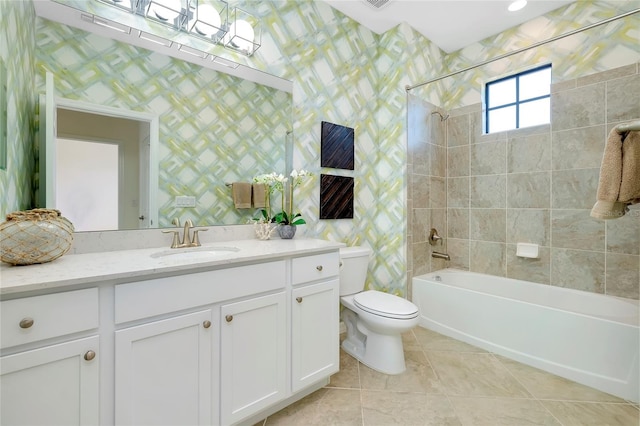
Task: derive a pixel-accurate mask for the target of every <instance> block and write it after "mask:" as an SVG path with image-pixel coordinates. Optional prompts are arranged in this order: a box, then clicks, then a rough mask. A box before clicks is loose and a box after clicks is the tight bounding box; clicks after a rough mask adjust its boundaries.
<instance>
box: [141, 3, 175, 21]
mask: <svg viewBox="0 0 640 426" xmlns="http://www.w3.org/2000/svg"><path fill="white" fill-rule="evenodd" d="M181 10H182V4H180V0H153V2H152V3H151V6H150V7H149V13H153V14H154V15H155V16H156V17H157V18H158V19H160V20H162V21H168V22H173V21H174V20H175V19H176V18H177V17H178V16H179V15H180V11H181Z"/></svg>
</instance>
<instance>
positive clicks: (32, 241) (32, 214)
mask: <svg viewBox="0 0 640 426" xmlns="http://www.w3.org/2000/svg"><path fill="white" fill-rule="evenodd" d="M72 242H73V224H72V223H71V222H69V220H67V219H66V218H64V217H62V216H61V214H60V212H59V211H58V210H53V209H33V210H27V211H21V212H13V213H10V214H8V215H7V221H6V222H4V223H2V224H0V260H2V261H3V262H6V263H10V264H12V265H32V264H34V263H46V262H51V261H52V260H54V259H57V258H59V257H60V256H62V255H63V254H65V253H66V252H68V251H69V249H70V248H71V243H72Z"/></svg>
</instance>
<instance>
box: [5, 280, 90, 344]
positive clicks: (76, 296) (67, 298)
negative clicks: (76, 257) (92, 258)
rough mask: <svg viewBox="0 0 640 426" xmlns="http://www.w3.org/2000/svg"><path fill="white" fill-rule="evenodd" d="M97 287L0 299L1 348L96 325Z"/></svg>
mask: <svg viewBox="0 0 640 426" xmlns="http://www.w3.org/2000/svg"><path fill="white" fill-rule="evenodd" d="M98 314H99V308H98V289H97V288H88V289H85V290H75V291H68V292H65V293H54V294H46V295H43V296H34V297H25V298H23V299H14V300H6V301H3V302H0V320H1V321H0V332H1V333H2V334H0V347H2V348H8V347H11V346H17V345H22V344H25V343H31V342H36V341H38V340H44V339H50V338H52V337H58V336H64V335H66V334H71V333H77V332H79V331H85V330H91V329H94V328H98V324H99V319H98V318H99V317H98Z"/></svg>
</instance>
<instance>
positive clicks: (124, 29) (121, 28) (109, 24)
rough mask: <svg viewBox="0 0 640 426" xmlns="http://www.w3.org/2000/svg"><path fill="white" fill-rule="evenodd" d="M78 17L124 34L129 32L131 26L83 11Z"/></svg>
mask: <svg viewBox="0 0 640 426" xmlns="http://www.w3.org/2000/svg"><path fill="white" fill-rule="evenodd" d="M80 19H82V20H83V21H85V22H91V23H94V24H96V25H100V26H101V27H105V28H109V29H111V30H115V31H118V32H121V33H124V34H131V27H128V26H126V25H123V24H120V23H118V22H115V21H111V20H109V19H105V18H101V17H99V16H95V15H88V14H85V13H83V14H81V15H80Z"/></svg>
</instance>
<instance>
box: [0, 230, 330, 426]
mask: <svg viewBox="0 0 640 426" xmlns="http://www.w3.org/2000/svg"><path fill="white" fill-rule="evenodd" d="M262 243H263V244H259V243H257V242H256V241H254V240H247V241H246V242H243V241H238V242H234V243H233V244H232V245H234V246H235V245H238V246H239V247H240V249H239V253H243V252H244V253H247V254H245V255H244V257H243V256H242V255H238V258H233V259H232V260H225V261H224V262H223V261H221V262H218V263H210V264H208V265H204V264H201V263H194V264H193V266H191V265H183V264H179V263H177V266H175V267H173V266H170V267H161V266H162V263H161V262H160V261H158V260H155V259H154V258H151V257H149V254H148V252H142V253H123V254H120V255H119V257H123V256H127V257H128V258H129V259H132V258H133V259H136V262H137V261H139V262H141V263H142V264H143V265H147V264H146V263H145V262H148V263H149V264H151V265H152V267H149V266H147V267H146V269H144V267H140V269H136V265H134V262H132V261H131V260H129V261H128V262H124V263H127V264H129V263H131V264H132V266H131V267H130V269H126V268H125V266H122V265H120V264H118V263H117V258H116V255H114V259H115V262H116V263H109V262H108V259H109V256H110V254H109V253H108V252H107V253H105V254H104V255H102V254H101V256H100V257H98V256H91V255H87V256H86V257H83V256H82V255H77V257H75V256H70V257H69V258H68V259H64V260H65V264H64V267H63V268H60V269H58V271H63V272H62V273H65V272H64V271H67V270H69V271H73V274H72V273H69V275H70V278H68V280H69V281H68V282H64V283H63V284H58V287H52V288H51V289H50V290H48V291H49V292H47V289H46V288H43V287H41V282H39V281H36V280H35V279H34V280H33V281H32V283H31V284H32V286H31V287H30V288H29V289H27V290H23V291H22V292H15V290H14V292H13V294H9V293H10V292H9V291H6V292H4V294H2V296H3V298H2V300H1V301H0V314H1V318H0V319H1V321H0V350H1V352H0V398H1V401H0V404H1V410H0V424H2V425H5V424H6V425H20V424H28V425H50V424H64V425H94V424H101V425H105V426H106V425H111V424H117V425H142V424H153V425H187V424H188V425H224V426H228V425H236V424H254V423H255V422H257V421H259V420H260V419H263V418H265V417H267V416H268V415H270V414H272V413H274V412H276V411H278V410H279V409H282V408H284V407H285V406H287V405H288V404H291V403H293V402H295V401H296V400H298V399H300V398H302V397H304V396H305V395H308V394H309V393H311V392H313V391H315V390H317V389H319V388H321V387H322V386H324V385H326V384H327V383H328V380H329V376H330V375H331V374H333V373H335V372H337V371H338V368H339V362H338V357H339V337H338V328H339V306H340V305H339V297H338V294H339V291H338V286H339V283H338V275H339V254H338V247H339V244H336V243H330V242H325V241H320V240H306V241H305V240H298V241H279V240H276V241H274V242H272V243H270V242H262ZM145 253H146V254H145ZM132 256H140V257H139V258H138V257H132ZM144 256H146V257H144ZM119 257H118V258H119ZM87 259H88V261H87ZM94 259H95V260H94ZM148 259H151V260H148ZM94 261H95V262H98V264H97V265H95V264H91V263H90V262H94ZM87 262H89V263H87ZM153 262H155V263H153ZM105 263H106V264H109V265H110V266H109V268H110V269H117V268H120V269H118V272H115V273H111V272H110V271H107V272H103V273H102V275H97V276H91V275H90V272H89V271H90V270H91V268H94V270H95V269H100V268H101V267H102V265H104V264H105ZM58 264H59V265H61V263H58ZM156 265H158V266H157V268H158V269H156ZM55 266H56V265H55V264H53V263H52V266H51V267H52V268H53V270H54V271H55V270H56V269H55ZM82 268H87V271H88V272H87V275H86V276H85V277H83V278H82V279H83V280H84V279H86V280H88V281H83V282H82V283H81V284H78V283H79V281H80V279H79V278H78V277H79V276H80V275H81V274H80V273H78V272H77V271H78V270H82ZM45 269H47V268H46V267H45V265H43V267H42V268H40V269H34V271H36V273H38V274H39V276H42V274H43V271H44V270H45ZM47 270H48V269H47ZM103 270H104V268H103ZM4 271H6V270H3V281H4V282H3V283H2V284H6V283H7V281H5V275H4ZM10 271H13V269H11V270H10ZM20 271H23V270H20ZM38 271H39V272H38ZM129 271H131V273H129ZM17 272H18V270H16V273H17ZM58 273H60V272H58ZM133 277H135V278H133ZM21 279H23V278H22V277H20V276H17V277H16V278H15V280H16V281H14V283H13V285H14V286H15V282H17V281H18V280H21ZM89 282H90V283H93V284H89ZM75 285H81V286H82V287H80V289H75V288H74V286H75ZM89 285H93V286H95V287H92V288H85V287H87V286H89ZM31 291H39V293H38V295H35V296H31V295H30V292H31Z"/></svg>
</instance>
